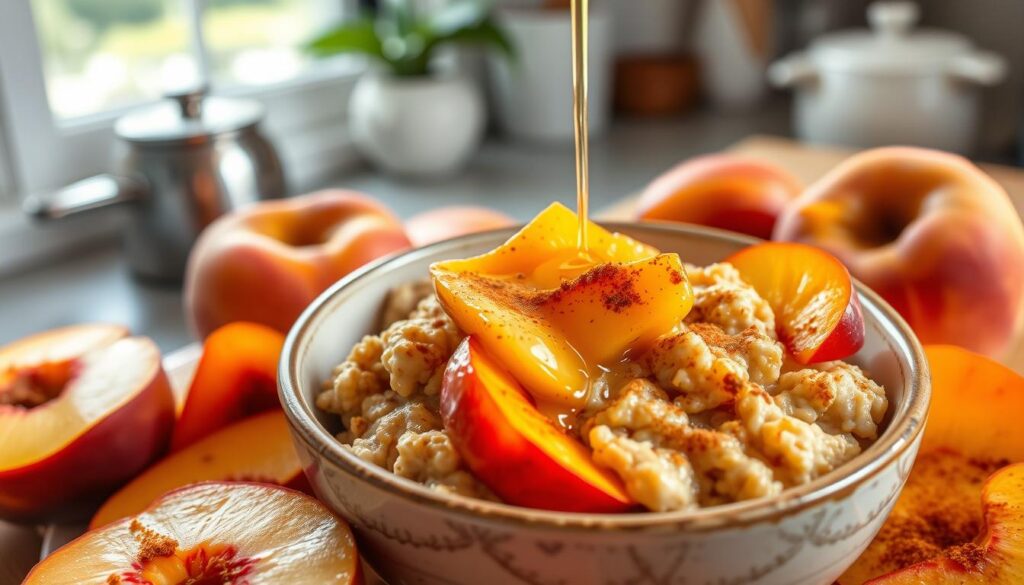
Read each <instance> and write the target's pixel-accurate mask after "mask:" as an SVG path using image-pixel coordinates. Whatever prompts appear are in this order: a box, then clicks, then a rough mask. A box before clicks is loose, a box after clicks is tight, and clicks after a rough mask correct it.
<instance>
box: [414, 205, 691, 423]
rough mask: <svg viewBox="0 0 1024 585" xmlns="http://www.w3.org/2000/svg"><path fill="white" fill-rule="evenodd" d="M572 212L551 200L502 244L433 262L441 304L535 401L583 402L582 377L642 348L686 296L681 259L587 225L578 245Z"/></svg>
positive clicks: (687, 301) (684, 309) (685, 303)
mask: <svg viewBox="0 0 1024 585" xmlns="http://www.w3.org/2000/svg"><path fill="white" fill-rule="evenodd" d="M577 227H578V222H577V218H576V214H574V213H573V212H571V211H569V210H568V209H566V208H565V207H564V206H561V205H559V204H554V205H552V206H551V207H548V208H547V209H546V210H544V211H543V212H541V213H540V215H538V216H537V217H536V218H535V219H534V220H533V221H532V222H530V223H529V224H528V225H527V226H526V227H524V228H523V229H522V230H521V231H520V232H519V233H517V234H516V235H515V236H513V237H512V238H511V239H510V240H508V241H507V242H506V243H505V244H503V245H501V246H499V247H498V248H496V249H495V250H493V251H491V252H489V253H487V254H484V255H482V256H477V257H475V258H469V259H465V260H450V261H446V262H439V263H436V264H434V265H433V266H431V269H430V270H431V275H432V276H433V279H434V285H435V289H436V291H437V295H438V298H439V299H440V301H441V304H442V305H443V306H444V308H445V310H446V311H447V313H448V314H449V315H450V316H451V317H452V319H453V320H454V321H455V322H456V324H458V326H459V328H460V329H461V330H462V331H465V332H466V333H468V334H471V335H474V336H476V337H477V340H478V343H479V344H480V345H481V346H482V347H483V348H485V349H486V350H487V352H488V353H489V354H490V355H492V356H494V358H495V359H497V360H498V361H499V362H501V363H503V364H516V368H515V370H514V372H513V375H514V376H515V377H516V379H517V380H518V381H519V383H520V384H522V385H523V386H524V387H525V388H526V390H527V391H528V392H530V394H531V395H532V396H533V397H534V398H536V399H537V401H538V402H541V403H545V404H549V403H550V404H558V405H562V406H565V407H567V408H569V409H572V408H578V407H580V406H582V405H583V403H584V402H585V401H586V394H587V387H588V380H589V376H590V375H591V374H592V373H593V372H594V370H595V369H596V368H597V367H599V366H602V365H608V364H610V363H611V362H615V361H618V360H620V359H621V358H622V357H623V356H624V355H625V354H626V352H628V351H643V349H644V348H645V347H646V346H647V345H649V344H650V343H651V342H653V340H654V339H655V338H657V337H658V336H659V335H662V334H663V333H665V332H666V331H669V330H670V329H671V328H672V327H673V326H675V325H676V324H678V323H679V322H681V321H682V319H683V317H685V316H686V314H687V313H688V312H689V310H690V307H691V306H692V305H693V292H692V290H691V288H690V285H689V282H688V281H687V279H686V274H685V272H684V270H683V267H682V264H681V263H680V261H679V257H678V256H676V255H675V254H658V252H657V250H655V249H653V248H650V247H649V246H645V245H644V244H641V243H639V242H637V241H635V240H632V239H630V238H628V237H626V236H623V235H621V234H612V233H609V232H607V231H605V230H604V229H602V228H601V227H599V226H597V225H595V224H591V225H590V237H591V246H590V252H589V253H590V257H589V258H587V259H581V257H580V255H579V251H578V249H577V247H576V235H577Z"/></svg>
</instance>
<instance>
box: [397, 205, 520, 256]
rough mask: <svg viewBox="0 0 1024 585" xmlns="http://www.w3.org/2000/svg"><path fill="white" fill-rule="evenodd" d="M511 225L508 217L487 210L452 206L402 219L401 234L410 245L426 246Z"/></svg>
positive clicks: (510, 219) (479, 207)
mask: <svg viewBox="0 0 1024 585" xmlns="http://www.w3.org/2000/svg"><path fill="white" fill-rule="evenodd" d="M511 225H515V222H514V221H513V220H512V218H511V217H509V216H507V215H505V214H504V213H501V212H500V211H495V210H493V209H490V208H488V207H481V206H478V205H453V206H450V207H436V208H434V209H430V210H427V211H424V212H421V213H418V214H416V215H414V216H412V217H410V218H409V219H407V220H405V233H406V235H408V236H409V241H411V242H412V245H413V246H416V247H419V246H426V245H427V244H433V243H434V242H440V241H441V240H447V239H449V238H455V237H458V236H464V235H466V234H473V233H476V232H483V231H487V230H496V229H498V228H503V227H508V226H511Z"/></svg>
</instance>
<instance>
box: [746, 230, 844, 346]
mask: <svg viewBox="0 0 1024 585" xmlns="http://www.w3.org/2000/svg"><path fill="white" fill-rule="evenodd" d="M726 261H727V262H729V263H730V264H732V265H733V266H735V267H736V268H737V270H739V271H740V275H741V276H742V277H743V280H745V281H746V282H747V283H749V284H750V285H751V286H753V287H754V288H755V289H756V290H757V292H758V294H760V295H761V296H762V297H763V298H764V299H765V300H766V301H768V303H769V304H770V305H771V307H772V310H773V311H775V323H776V329H777V332H778V335H779V340H781V341H782V342H783V343H784V344H785V345H786V348H787V349H789V351H790V353H791V354H792V355H793V357H794V358H795V359H796V361H798V362H800V363H801V364H809V363H815V362H825V361H830V360H837V359H842V358H844V357H847V356H850V355H853V354H855V353H857V351H858V350H859V349H860V348H861V346H863V345H864V318H863V316H862V315H861V308H860V302H859V301H858V300H857V291H856V289H854V286H853V279H852V278H851V277H850V273H849V271H847V270H846V267H845V266H843V264H842V262H840V261H839V260H837V259H836V258H835V257H833V256H832V255H830V254H829V253H828V252H824V251H822V250H819V249H818V248H814V247H812V246H808V245H804V244H792V243H777V242H767V243H764V244H757V245H756V246H750V247H749V248H745V249H743V250H740V251H739V252H737V253H735V254H733V255H732V256H730V257H729V258H728V259H727V260H726Z"/></svg>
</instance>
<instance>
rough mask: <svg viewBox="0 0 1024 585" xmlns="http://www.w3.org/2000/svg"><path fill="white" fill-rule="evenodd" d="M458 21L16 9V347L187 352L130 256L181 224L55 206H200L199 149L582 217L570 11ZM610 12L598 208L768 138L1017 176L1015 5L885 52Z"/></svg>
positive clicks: (143, 7) (10, 160)
mask: <svg viewBox="0 0 1024 585" xmlns="http://www.w3.org/2000/svg"><path fill="white" fill-rule="evenodd" d="M460 2H462V3H464V2H465V0H452V1H450V2H446V1H445V0H419V1H416V2H413V3H412V5H413V6H412V7H411V9H412V12H411V13H404V12H401V10H405V9H407V8H410V7H408V6H405V7H404V8H401V10H400V11H399V12H400V13H399V14H397V16H396V14H394V13H393V12H392V13H389V15H380V14H378V17H377V19H376V20H375V21H372V22H371V21H370V20H365V19H367V18H371V17H368V16H367V15H369V14H374V12H375V11H377V12H378V13H379V11H380V9H381V6H378V4H381V3H384V4H386V5H388V6H385V8H388V7H389V6H390V8H391V9H392V10H395V7H394V6H391V4H393V2H385V0H363V1H361V2H355V1H347V0H0V321H2V322H3V326H2V327H3V329H2V334H0V341H9V340H12V339H15V338H18V337H20V336H22V335H25V334H28V333H31V332H33V331H38V330H43V329H46V328H49V327H52V326H56V325H63V324H66V323H72V322H79V321H114V322H122V323H126V324H129V325H130V326H131V327H132V328H133V329H135V330H136V331H138V332H140V333H143V334H148V335H151V336H152V337H154V338H155V339H156V340H157V342H158V343H159V344H160V345H161V347H162V348H163V349H165V350H170V349H174V348H176V347H179V346H181V345H184V344H186V343H187V342H189V341H190V340H191V336H190V334H189V332H188V331H187V330H186V328H185V325H184V322H183V319H182V317H181V312H182V310H181V296H180V284H176V283H175V282H174V278H173V274H172V275H171V276H172V278H160V279H154V278H139V277H137V276H133V273H142V274H143V275H145V273H146V267H145V266H143V267H142V269H141V270H140V269H139V268H140V265H143V264H145V263H146V262H148V261H149V260H147V257H146V254H145V252H137V257H134V258H132V257H127V256H126V255H125V253H124V252H123V251H122V248H121V246H120V245H119V243H118V240H119V239H120V236H121V234H122V232H125V231H126V230H127V231H129V232H132V230H134V236H132V237H135V238H137V239H138V238H141V239H143V240H147V238H148V239H149V240H148V241H152V242H157V243H158V244H159V245H161V246H162V245H164V244H163V243H162V242H161V240H160V237H162V236H161V234H160V233H159V232H161V231H162V230H170V231H173V230H174V229H175V226H173V225H165V224H160V225H156V224H142V226H141V227H140V226H139V225H135V226H131V225H129V224H132V223H133V222H136V223H137V222H139V221H140V220H139V219H138V217H136V216H135V215H133V214H132V213H131V211H130V209H129V208H130V207H131V205H132V203H131V201H128V200H130V199H132V198H133V197H138V196H139V192H138V190H139V189H138V186H137V185H135V191H133V187H132V185H130V184H129V185H126V184H125V183H124V182H120V183H119V182H118V180H117V179H112V178H111V177H109V176H107V177H101V178H100V179H98V180H93V181H92V182H87V183H85V184H81V183H80V184H78V185H77V188H76V190H72V191H70V192H68V191H65V192H63V193H61V192H59V191H58V190H59V189H60V188H62V187H65V186H68V185H72V184H74V183H75V182H76V181H81V180H83V179H88V178H89V177H94V176H96V175H101V174H103V173H111V172H114V171H124V169H125V168H130V169H131V170H134V171H139V170H140V169H144V170H143V171H142V172H145V173H149V174H150V177H149V183H148V187H147V188H149V189H154V190H155V189H164V190H168V192H167V193H164V192H160V193H150V194H149V195H148V196H151V197H184V196H185V195H182V194H181V193H172V192H170V191H173V189H174V188H178V189H180V188H182V187H181V186H180V185H178V186H177V187H173V188H172V187H168V186H167V185H164V184H163V183H161V181H162V180H164V179H167V177H168V176H171V175H173V171H172V170H166V169H163V167H161V166H160V165H179V166H180V165H185V166H187V165H190V164H194V163H195V161H192V160H189V159H188V156H192V155H183V154H182V153H181V152H179V151H180V150H182V149H186V147H188V145H189V144H191V143H193V142H195V141H196V140H201V139H202V137H210V136H219V135H221V134H223V135H229V134H231V135H232V136H234V138H232V139H233V140H238V141H243V140H251V141H253V144H256V145H257V146H252V147H251V148H249V149H248V150H246V149H243V150H242V151H241V152H242V153H243V154H242V155H239V156H240V157H241V159H240V162H238V163H237V164H234V163H233V166H232V167H231V169H230V171H231V172H234V173H235V174H236V176H235V177H234V178H230V177H229V178H228V179H226V181H227V182H228V183H231V182H232V181H235V184H234V186H231V185H228V186H227V187H225V186H223V185H222V186H221V188H232V189H233V188H238V189H242V190H244V189H246V188H248V189H250V190H251V189H253V188H255V189H257V190H258V189H264V190H265V191H267V193H265V194H266V195H267V196H276V195H279V194H288V195H295V194H301V193H305V192H309V191H312V190H315V189H320V188H324V187H345V188H350V189H355V190H358V191H362V192H364V193H367V194H369V195H371V196H373V197H375V198H377V199H379V200H381V201H383V202H384V203H385V204H387V205H388V206H390V207H391V209H393V210H394V211H395V212H396V213H397V214H398V215H400V216H402V217H409V216H411V215H413V214H416V213H418V212H421V211H423V210H426V209H430V208H433V207H437V206H442V205H453V204H470V203H472V204H479V205H484V206H488V207H492V208H495V209H497V210H500V211H503V212H505V213H507V214H508V215H510V216H512V217H514V218H516V219H518V220H525V219H527V218H529V217H531V216H532V215H533V214H535V213H536V212H537V211H538V210H540V209H541V208H542V207H543V206H544V205H545V204H546V203H548V202H550V201H551V200H555V199H557V200H561V201H564V202H566V203H568V204H571V202H572V201H573V200H574V197H575V183H574V175H573V163H572V134H571V119H570V115H569V112H570V94H571V88H570V81H569V79H570V77H569V75H570V71H569V58H570V57H569V56H570V53H569V48H570V28H569V26H570V25H569V11H568V1H557V0H556V1H542V0H497V1H496V2H495V3H493V5H491V4H488V5H486V6H484V8H483V9H482V12H480V11H481V9H480V8H479V6H469V7H467V6H460V5H459V4H460ZM591 3H592V22H591V35H592V36H591V63H590V82H591V100H592V103H591V141H592V149H591V156H592V160H591V189H592V203H591V205H592V208H593V209H595V210H601V209H602V208H605V207H607V206H610V205H612V204H613V203H615V202H616V201H617V200H619V199H621V198H623V197H625V196H627V195H629V194H632V193H635V192H637V191H638V190H640V189H642V188H643V187H644V186H645V185H646V184H647V182H649V181H650V180H651V179H652V178H653V177H655V176H656V175H658V174H659V173H661V172H663V171H664V170H665V169H667V168H669V167H671V166H672V165H674V164H676V163H678V162H679V161H681V160H684V159H686V158H688V157H691V156H694V155H697V154H701V153H707V152H713V151H717V150H721V149H724V148H727V147H729V146H730V145H732V144H734V143H736V142H738V141H740V140H743V139H745V138H747V137H749V136H752V135H765V134H767V135H776V136H784V137H793V138H796V139H799V140H805V141H811V142H816V143H832V144H839V145H847V146H870V145H874V144H884V143H894V142H903V143H916V144H921V145H924V146H935V147H939V148H945V149H950V150H957V151H960V152H964V153H967V154H970V155H972V156H973V157H975V158H977V159H980V160H984V161H990V162H1000V163H1004V164H1011V165H1019V164H1020V160H1021V159H1020V149H1021V128H1022V122H1024V118H1022V114H1024V35H1022V34H1021V32H1020V24H1021V23H1024V2H1021V1H1020V0H974V1H972V2H964V1H963V0H924V1H920V2H918V3H916V4H915V3H888V4H887V5H885V6H875V7H873V8H872V9H871V19H870V20H871V23H870V26H871V29H872V30H871V32H868V30H867V27H868V26H869V22H868V20H869V18H868V13H869V4H871V3H869V2H866V1H858V0H603V1H602V0H591ZM404 4H405V3H402V2H398V5H399V6H400V7H401V6H404ZM385 11H386V10H385ZM481 14H482V15H483V16H481ZM488 14H490V16H488ZM360 18H363V19H364V20H362V21H360V20H358V19H360ZM344 22H349V23H353V22H362V23H364V24H365V23H369V24H370V26H369V27H365V26H364V27H363V28H359V27H349V28H347V29H345V30H343V31H340V32H339V29H337V25H338V24H339V23H344ZM417 27H425V28H422V29H421V28H417ZM921 27H926V28H928V29H937V30H941V31H943V32H942V33H938V32H927V33H924V32H921V31H920V30H918V29H919V28H921ZM847 29H859V30H858V32H850V33H846V32H843V33H841V34H840V35H839V36H836V31H845V30H847ZM403 31H405V33H407V32H409V31H413V32H415V31H419V32H420V33H423V34H419V33H417V34H412V35H410V34H404V33H403ZM424 31H426V32H424ZM830 35H831V36H830ZM316 38H319V39H320V40H319V41H318V42H316V43H312V44H311V42H312V41H313V39H316ZM434 40H437V41H438V42H437V43H436V44H435V43H433V41H434ZM428 41H429V42H428ZM425 42H426V45H428V46H426V47H425V46H423V44H424V43H425ZM417 43H419V44H417ZM435 49H436V50H435ZM936 62H940V63H942V64H944V67H945V65H948V68H944V69H943V72H942V73H935V71H936V68H935V67H934V65H935V63H936ZM410 79H412V80H415V82H411V83H403V82H400V81H409V80H410ZM204 92H205V93H204ZM171 94H175V95H177V100H178V103H173V102H163V103H161V102H160V100H161V96H164V95H171ZM211 96H212V97H211ZM190 107H191V108H194V109H195V110H194V111H193V112H192V114H196V113H197V112H198V110H199V109H202V110H203V111H202V113H201V114H199V115H198V117H194V118H190V117H189V108H190ZM154 108H155V109H154ZM118 119H122V123H121V124H120V125H116V121H117V120H118ZM256 123H258V126H257V127H253V124H256ZM240 131H241V134H242V135H240V136H239V135H238V134H239V132H240ZM246 132H251V134H252V135H251V136H246V135H244V134H246ZM232 133H234V134H232ZM264 142H265V143H266V144H269V145H271V146H267V147H266V149H268V150H266V151H265V152H264V151H261V152H262V154H254V152H255V151H256V150H259V149H261V148H264V146H265V145H264ZM250 146H251V145H250ZM254 149H255V150H254ZM267 152H269V153H270V154H267ZM273 153H276V156H274V155H273ZM268 157H269V158H268ZM278 165H279V168H278ZM162 169H163V170H162ZM278 171H280V173H279V172H278ZM161 173H163V175H161ZM154 174H155V175H161V176H163V177H164V179H154V178H153V175H154ZM167 180H169V179H167ZM282 180H283V183H280V181H282ZM279 183H280V185H281V186H278V185H279ZM253 185H256V187H253ZM185 188H193V190H195V189H194V188H195V185H193V186H192V187H188V186H186V187H185ZM277 191H280V193H278V192H277ZM62 197H63V198H62ZM107 199H123V200H125V201H124V202H122V203H120V204H114V205H104V203H105V202H106V200H107ZM93 207H103V209H95V210H92V211H91V212H90V213H81V214H79V213H74V214H70V212H69V211H68V210H69V209H74V210H78V209H81V208H93ZM216 212H217V210H216V209H213V211H212V212H211V214H213V215H215V214H216ZM30 214H34V215H36V216H39V217H36V218H31V217H29V215H30ZM69 214H70V215H74V217H70V216H69V217H66V218H65V217H63V216H65V215H69ZM166 217H167V215H166V214H165V218H166ZM40 218H43V219H40ZM209 219H211V218H210V217H204V218H201V220H202V221H206V220H209ZM194 220H195V218H191V219H190V221H194ZM174 221H178V220H174ZM182 221H184V220H182ZM129 264H131V265H129ZM161 270H163V271H164V272H166V271H167V270H169V271H170V272H172V273H173V272H174V270H175V269H174V268H173V267H172V268H168V269H166V270H165V269H163V268H162V269H161ZM161 276H164V277H166V276H168V275H167V274H163V275H161ZM167 281H170V284H168V282H167Z"/></svg>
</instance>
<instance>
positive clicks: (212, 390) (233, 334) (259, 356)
mask: <svg viewBox="0 0 1024 585" xmlns="http://www.w3.org/2000/svg"><path fill="white" fill-rule="evenodd" d="M283 345H284V335H282V334H281V333H279V332H278V331H276V330H274V329H271V328H270V327H267V326H265V325H259V324H257V323H246V322H241V321H239V322H236V323H229V324H228V325H225V326H223V327H221V328H219V329H217V330H216V331H214V332H213V333H211V334H210V336H209V337H207V338H206V342H205V343H204V344H203V356H202V358H200V360H199V366H198V367H197V368H196V373H195V377H193V378H192V384H191V386H190V388H189V391H188V398H186V400H185V406H184V408H183V409H182V412H181V417H180V418H179V419H178V424H177V425H175V427H174V437H173V438H172V439H171V448H172V449H173V450H175V451H177V450H178V449H181V448H183V447H185V446H187V445H189V444H191V443H194V442H195V441H197V440H199V439H201V438H203V437H205V436H206V435H208V434H210V433H211V432H213V431H216V430H217V429H219V428H221V427H224V426H226V425H228V424H230V423H232V422H234V421H237V420H239V419H242V418H245V417H247V416H249V415H252V414H255V413H258V412H263V411H265V410H268V409H272V408H280V405H281V403H280V401H279V400H278V398H277V362H278V360H279V359H280V357H281V347H282V346H283Z"/></svg>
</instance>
